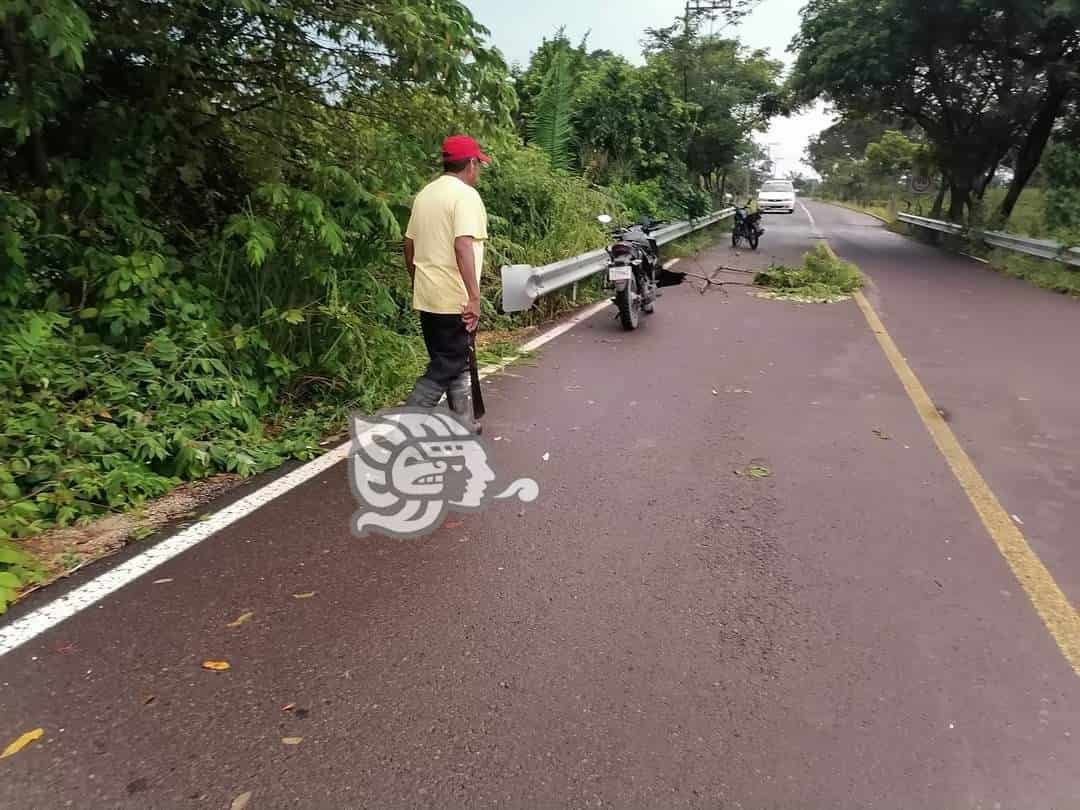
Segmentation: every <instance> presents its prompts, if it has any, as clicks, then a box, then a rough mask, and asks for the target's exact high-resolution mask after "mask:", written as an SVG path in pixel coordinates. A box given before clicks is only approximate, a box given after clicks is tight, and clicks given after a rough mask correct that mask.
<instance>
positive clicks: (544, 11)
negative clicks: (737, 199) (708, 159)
mask: <svg viewBox="0 0 1080 810" xmlns="http://www.w3.org/2000/svg"><path fill="white" fill-rule="evenodd" d="M464 2H465V5H467V6H468V7H469V8H470V9H471V10H472V12H473V14H474V15H475V16H476V18H477V19H478V20H479V21H480V23H481V24H483V25H484V26H485V27H486V28H488V29H489V30H490V31H491V38H492V41H493V42H494V44H495V45H496V46H497V47H498V48H499V49H500V50H501V51H502V52H503V55H504V56H505V57H506V59H507V61H509V62H521V63H525V62H527V61H528V59H529V54H530V53H531V52H532V50H533V49H534V48H535V47H536V46H537V44H539V42H540V40H541V39H542V38H543V37H544V36H550V35H551V34H552V33H554V31H555V30H556V29H557V28H558V27H559V26H565V27H566V32H567V35H568V36H569V37H570V39H571V40H572V41H575V42H576V41H577V40H579V39H580V38H581V37H582V36H584V35H585V34H586V33H588V34H589V47H590V48H592V49H599V48H603V49H606V50H610V51H614V52H615V53H619V54H622V55H623V56H625V57H626V58H627V59H630V60H631V61H634V62H638V63H640V62H641V38H642V35H643V33H644V31H645V29H646V28H660V27H662V26H665V25H670V24H671V23H672V22H673V21H674V19H675V18H676V17H681V16H682V14H683V9H684V8H685V2H684V0H608V2H605V1H604V0H540V2H536V3H521V2H515V0H464ZM804 3H805V0H762V2H761V3H759V5H758V7H757V8H756V9H755V10H754V12H753V13H752V14H751V15H750V16H749V17H748V18H747V19H745V20H744V21H743V22H742V23H741V24H739V26H737V27H732V28H727V29H725V30H724V31H723V33H724V34H725V35H731V34H733V33H734V34H738V36H739V38H740V39H741V40H742V41H743V43H745V44H746V45H748V46H750V47H753V48H767V49H768V50H769V51H770V52H771V53H772V55H773V56H774V57H776V58H778V59H782V60H784V62H785V63H786V64H788V65H790V64H791V62H792V60H793V56H792V54H789V53H787V46H788V44H789V43H790V42H791V38H792V37H793V36H794V35H795V33H796V31H797V30H798V28H799V9H800V8H802V6H803V5H804ZM722 25H723V23H722V22H720V21H718V22H716V23H715V24H714V26H713V28H714V30H716V31H717V32H719V29H720V28H721V26H722ZM830 121H831V117H830V116H829V115H828V114H827V113H826V112H825V110H824V108H823V107H822V106H820V105H819V106H818V108H817V109H814V110H811V111H809V112H807V113H804V114H802V115H798V116H794V117H792V118H790V119H783V118H781V119H777V120H776V121H774V122H773V125H772V127H771V129H770V130H769V132H768V133H766V134H764V135H761V136H759V138H758V140H759V142H760V143H761V144H762V145H766V144H769V143H771V144H773V147H772V153H773V158H774V159H775V160H776V161H777V164H778V165H777V171H778V173H779V174H787V173H788V172H789V171H793V170H797V171H802V172H809V171H810V169H809V167H807V166H805V165H803V164H802V157H803V150H804V149H805V148H806V143H807V141H808V140H809V138H810V137H811V136H812V135H815V134H817V133H818V132H820V131H821V130H822V129H824V128H825V127H827V126H828V125H829V123H830Z"/></svg>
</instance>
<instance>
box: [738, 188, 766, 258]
mask: <svg viewBox="0 0 1080 810" xmlns="http://www.w3.org/2000/svg"><path fill="white" fill-rule="evenodd" d="M750 202H751V201H750V200H747V201H746V205H743V206H735V224H734V225H733V226H732V229H731V246H732V247H734V248H737V247H738V246H739V242H746V244H748V245H749V246H750V249H751V250H757V247H758V241H759V240H760V239H761V237H762V234H764V233H765V229H764V228H762V227H761V212H760V211H753V212H752V211H751V210H750Z"/></svg>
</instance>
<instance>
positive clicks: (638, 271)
mask: <svg viewBox="0 0 1080 810" xmlns="http://www.w3.org/2000/svg"><path fill="white" fill-rule="evenodd" d="M598 219H599V220H600V222H601V223H603V224H605V225H607V224H608V223H610V222H611V217H609V216H607V215H606V214H604V215H602V216H600V217H598ZM664 224H666V223H664V222H662V221H660V220H651V219H648V218H646V219H644V220H642V221H641V222H639V223H637V224H636V225H631V226H630V227H628V228H616V229H615V230H614V231H612V237H613V238H614V240H615V241H614V242H613V243H612V244H611V245H610V246H609V247H607V248H605V250H606V251H607V255H608V266H607V280H608V284H609V286H610V287H612V288H613V289H614V290H615V296H614V298H613V299H612V301H613V303H614V304H615V306H616V307H617V308H618V310H619V321H620V322H621V323H622V326H623V329H626V330H631V329H637V327H638V323H639V320H640V315H641V313H642V312H644V313H645V314H647V315H649V314H652V313H653V312H654V311H655V307H656V299H657V298H659V297H660V293H659V290H660V288H661V287H672V286H675V285H678V284H681V283H682V282H683V280H684V278H685V276H684V275H683V274H681V273H672V272H670V271H668V270H665V269H664V268H663V267H662V266H661V264H660V251H659V248H658V247H657V244H656V239H655V238H653V233H654V232H655V231H656V230H657V229H658V228H659V227H660V226H661V225H664Z"/></svg>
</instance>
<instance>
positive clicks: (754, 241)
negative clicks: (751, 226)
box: [750, 232, 759, 250]
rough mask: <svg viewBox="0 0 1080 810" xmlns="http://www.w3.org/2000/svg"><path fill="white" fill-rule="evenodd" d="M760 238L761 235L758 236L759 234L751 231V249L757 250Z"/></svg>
mask: <svg viewBox="0 0 1080 810" xmlns="http://www.w3.org/2000/svg"><path fill="white" fill-rule="evenodd" d="M758 239H759V237H758V235H757V234H756V233H753V232H751V233H750V249H751V250H757V246H758Z"/></svg>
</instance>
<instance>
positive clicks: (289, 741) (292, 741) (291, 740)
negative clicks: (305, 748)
mask: <svg viewBox="0 0 1080 810" xmlns="http://www.w3.org/2000/svg"><path fill="white" fill-rule="evenodd" d="M281 741H282V742H283V743H285V745H299V744H300V743H302V742H303V741H304V738H303V737H282V738H281Z"/></svg>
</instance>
